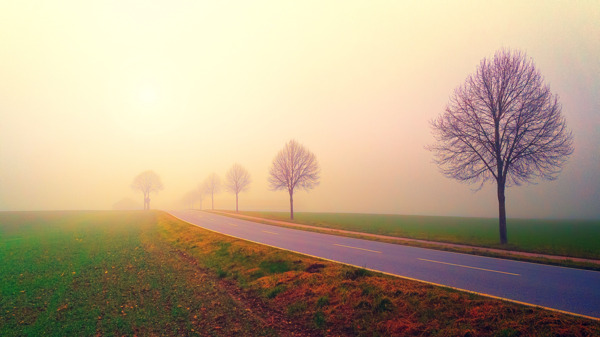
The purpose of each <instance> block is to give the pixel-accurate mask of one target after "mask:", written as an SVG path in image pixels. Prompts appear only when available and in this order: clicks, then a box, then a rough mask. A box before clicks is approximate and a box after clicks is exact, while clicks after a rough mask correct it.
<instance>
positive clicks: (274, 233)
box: [262, 231, 279, 235]
mask: <svg viewBox="0 0 600 337" xmlns="http://www.w3.org/2000/svg"><path fill="white" fill-rule="evenodd" d="M262 232H263V233H269V234H274V235H279V233H275V232H269V231H262Z"/></svg>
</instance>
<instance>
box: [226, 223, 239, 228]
mask: <svg viewBox="0 0 600 337" xmlns="http://www.w3.org/2000/svg"><path fill="white" fill-rule="evenodd" d="M228 225H229V226H234V227H237V226H238V225H237V224H234V223H228Z"/></svg>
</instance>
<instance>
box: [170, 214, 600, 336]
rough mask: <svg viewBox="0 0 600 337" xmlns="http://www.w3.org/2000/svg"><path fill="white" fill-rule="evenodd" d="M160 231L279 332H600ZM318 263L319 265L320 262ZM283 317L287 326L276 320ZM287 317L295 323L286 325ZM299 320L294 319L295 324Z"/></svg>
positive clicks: (192, 230)
mask: <svg viewBox="0 0 600 337" xmlns="http://www.w3.org/2000/svg"><path fill="white" fill-rule="evenodd" d="M159 226H160V228H161V230H162V233H163V236H164V237H165V238H166V239H167V240H168V241H169V242H170V243H171V245H172V246H173V247H174V249H176V250H178V251H180V252H181V253H182V254H185V256H187V259H188V260H189V261H191V262H190V263H194V264H197V265H198V266H199V267H201V268H207V269H208V270H210V271H212V273H214V274H215V275H217V276H219V277H220V278H221V280H222V281H223V282H225V283H227V284H228V288H226V289H228V291H229V292H230V293H232V294H233V295H232V296H233V297H235V298H238V299H239V301H241V302H244V303H247V304H246V307H248V308H253V309H252V310H256V311H257V312H259V313H260V317H262V320H263V321H265V322H266V323H267V324H270V325H271V326H272V327H273V329H274V330H275V331H279V332H284V331H286V330H282V328H283V327H285V326H287V325H292V324H296V325H295V326H294V328H292V329H288V330H287V333H291V334H295V335H315V334H316V335H331V336H363V335H364V336H366V335H369V336H371V335H384V336H414V335H420V336H434V335H439V336H524V335H526V336H531V335H537V336H543V335H551V336H554V335H573V336H593V335H600V322H599V321H596V320H590V319H586V318H581V317H575V316H570V315H566V314H561V313H558V312H553V311H547V310H543V309H539V308H533V307H528V306H523V305H518V304H515V303H510V302H504V301H501V300H497V299H492V298H487V297H482V296H477V295H473V294H468V293H463V292H458V291H455V290H451V289H446V288H442V287H435V286H432V285H427V284H424V283H420V282H416V281H411V280H406V279H401V278H395V277H391V276H386V275H382V274H377V273H373V272H370V271H366V270H362V269H357V268H353V267H348V266H344V265H341V264H336V263H332V262H329V261H322V260H319V259H315V258H311V257H306V256H302V255H299V254H295V253H291V252H287V251H282V250H278V249H274V248H270V247H266V246H260V245H257V244H253V243H249V242H246V241H243V240H238V239H234V238H231V237H228V236H224V235H221V234H217V233H214V232H210V231H207V230H204V229H201V228H198V227H195V226H191V225H189V224H186V223H184V222H181V221H179V220H177V219H175V218H173V217H171V216H169V215H167V214H164V213H162V214H160V215H159ZM315 265H317V266H316V267H315ZM275 320H283V321H284V323H281V322H279V323H276V322H275ZM287 322H290V323H287ZM291 322H294V323H291Z"/></svg>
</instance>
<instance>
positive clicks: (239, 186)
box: [225, 163, 251, 212]
mask: <svg viewBox="0 0 600 337" xmlns="http://www.w3.org/2000/svg"><path fill="white" fill-rule="evenodd" d="M225 178H226V182H225V188H226V189H227V190H228V191H229V192H231V193H233V194H235V211H236V212H238V194H240V192H243V191H246V190H247V189H248V186H249V185H250V182H251V179H250V173H248V171H247V170H246V169H245V168H244V167H243V166H242V165H240V164H237V163H236V164H233V166H232V167H231V168H230V169H229V171H227V175H226V177H225Z"/></svg>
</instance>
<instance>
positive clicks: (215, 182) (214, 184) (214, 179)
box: [203, 173, 221, 210]
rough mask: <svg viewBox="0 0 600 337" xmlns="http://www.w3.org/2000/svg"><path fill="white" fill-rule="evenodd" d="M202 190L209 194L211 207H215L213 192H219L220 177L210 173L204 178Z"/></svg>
mask: <svg viewBox="0 0 600 337" xmlns="http://www.w3.org/2000/svg"><path fill="white" fill-rule="evenodd" d="M203 185H204V190H205V191H206V194H210V200H211V208H212V210H214V209H215V194H218V193H219V192H221V178H219V176H218V175H217V174H216V173H211V174H210V175H209V176H208V177H207V178H206V180H204V183H203Z"/></svg>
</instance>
